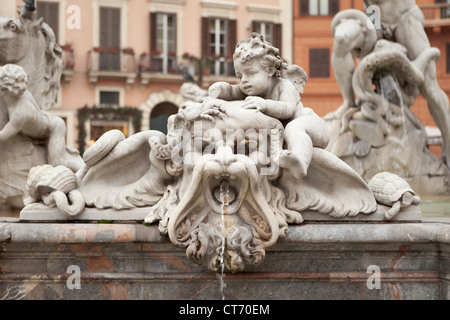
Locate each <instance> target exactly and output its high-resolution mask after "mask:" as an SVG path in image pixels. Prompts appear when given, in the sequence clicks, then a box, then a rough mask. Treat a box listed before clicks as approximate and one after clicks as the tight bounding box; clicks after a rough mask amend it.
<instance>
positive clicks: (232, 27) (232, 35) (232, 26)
mask: <svg viewBox="0 0 450 320" xmlns="http://www.w3.org/2000/svg"><path fill="white" fill-rule="evenodd" d="M236 25H237V22H236V20H228V44H227V46H228V48H227V50H228V52H227V53H228V54H230V53H231V54H233V53H234V49H235V48H236V45H237V34H236V33H237V28H236Z"/></svg>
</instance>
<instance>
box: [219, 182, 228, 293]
mask: <svg viewBox="0 0 450 320" xmlns="http://www.w3.org/2000/svg"><path fill="white" fill-rule="evenodd" d="M219 197H220V201H221V207H220V208H221V218H222V220H221V223H220V226H221V232H222V247H221V250H220V255H219V264H220V272H221V273H220V279H219V280H220V293H221V295H222V300H225V288H226V284H225V261H224V257H225V241H226V239H225V214H226V211H227V208H228V203H229V202H228V198H229V185H228V183H221V184H220V190H219Z"/></svg>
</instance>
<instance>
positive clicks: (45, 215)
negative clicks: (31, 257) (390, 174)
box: [20, 203, 421, 223]
mask: <svg viewBox="0 0 450 320" xmlns="http://www.w3.org/2000/svg"><path fill="white" fill-rule="evenodd" d="M388 209H389V208H388V207H386V206H383V205H379V206H378V209H377V211H376V212H374V213H369V214H358V215H356V216H347V217H331V216H329V215H327V214H324V213H319V212H314V211H306V212H302V217H303V219H304V220H305V221H310V222H334V223H341V222H351V223H357V222H366V221H367V222H377V221H378V222H384V221H386V219H385V213H386V211H387V210H388ZM149 210H150V209H149V208H148V207H140V208H133V209H127V210H115V209H96V208H85V209H84V211H83V212H81V213H80V214H79V215H77V216H66V215H64V214H62V213H61V212H60V211H59V210H58V209H57V208H56V207H47V206H45V205H44V204H42V203H32V204H29V205H27V206H26V207H25V208H24V209H23V210H22V211H21V212H20V220H21V221H34V222H44V221H49V222H51V221H53V222H57V221H92V220H94V221H98V220H114V221H131V220H133V221H143V220H144V219H145V217H146V216H147V214H148V213H149ZM390 221H396V222H419V221H421V212H420V209H419V207H418V206H410V207H406V208H402V210H401V211H400V212H399V213H398V214H397V215H395V216H394V217H393V218H392V220H390Z"/></svg>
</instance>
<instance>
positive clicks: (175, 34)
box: [173, 14, 178, 52]
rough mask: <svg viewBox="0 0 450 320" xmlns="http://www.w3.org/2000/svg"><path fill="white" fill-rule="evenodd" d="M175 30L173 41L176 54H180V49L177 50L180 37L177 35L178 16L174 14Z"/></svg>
mask: <svg viewBox="0 0 450 320" xmlns="http://www.w3.org/2000/svg"><path fill="white" fill-rule="evenodd" d="M173 29H174V38H173V41H175V44H174V46H175V52H178V48H177V37H178V34H177V15H176V14H173Z"/></svg>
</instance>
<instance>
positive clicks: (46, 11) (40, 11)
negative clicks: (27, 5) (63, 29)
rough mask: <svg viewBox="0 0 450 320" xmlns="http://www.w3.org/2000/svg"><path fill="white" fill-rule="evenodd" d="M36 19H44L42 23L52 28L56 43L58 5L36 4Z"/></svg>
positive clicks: (50, 3)
mask: <svg viewBox="0 0 450 320" xmlns="http://www.w3.org/2000/svg"><path fill="white" fill-rule="evenodd" d="M36 12H37V17H38V18H44V22H45V23H46V24H48V25H49V26H50V28H52V30H53V33H54V34H55V38H56V42H58V36H59V3H55V2H41V1H39V2H38V3H37V7H36Z"/></svg>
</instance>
